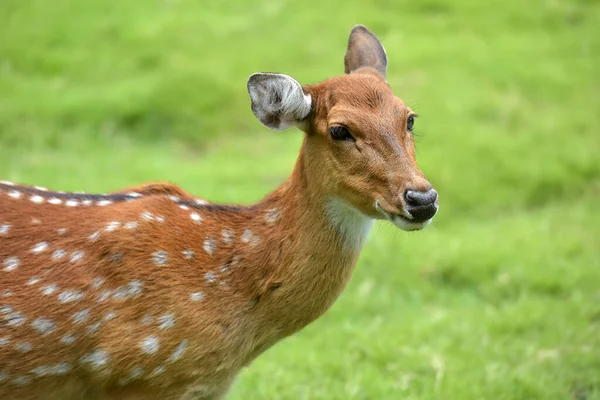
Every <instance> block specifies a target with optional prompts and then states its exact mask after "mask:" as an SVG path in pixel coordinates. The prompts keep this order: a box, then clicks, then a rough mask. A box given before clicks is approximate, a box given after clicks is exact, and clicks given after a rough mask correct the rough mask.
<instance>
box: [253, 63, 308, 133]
mask: <svg viewBox="0 0 600 400" xmlns="http://www.w3.org/2000/svg"><path fill="white" fill-rule="evenodd" d="M248 93H249V94H250V99H251V100H252V106H251V107H252V112H253V113H254V115H255V116H256V118H258V120H259V121H260V122H261V123H262V124H263V125H265V126H267V127H269V128H271V129H275V130H283V129H286V128H289V127H291V126H297V125H300V124H301V123H302V122H303V120H304V119H305V118H306V117H307V116H308V115H309V114H310V110H311V106H312V100H311V96H310V94H309V93H306V92H305V91H304V89H303V88H302V85H300V83H298V81H296V80H295V79H294V78H292V77H291V76H288V75H284V74H273V73H256V74H253V75H251V76H250V78H249V79H248Z"/></svg>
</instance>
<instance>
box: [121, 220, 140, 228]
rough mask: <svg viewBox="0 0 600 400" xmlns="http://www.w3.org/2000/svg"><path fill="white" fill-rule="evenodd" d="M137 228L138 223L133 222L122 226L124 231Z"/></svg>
mask: <svg viewBox="0 0 600 400" xmlns="http://www.w3.org/2000/svg"><path fill="white" fill-rule="evenodd" d="M137 226H138V223H137V222H135V221H133V222H127V223H126V224H125V225H124V227H125V229H135V228H137Z"/></svg>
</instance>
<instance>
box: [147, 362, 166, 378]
mask: <svg viewBox="0 0 600 400" xmlns="http://www.w3.org/2000/svg"><path fill="white" fill-rule="evenodd" d="M163 372H165V366H164V365H159V366H158V367H156V368H154V370H153V371H152V372H151V373H150V375H149V376H150V378H154V377H155V376H158V375H160V374H162V373H163Z"/></svg>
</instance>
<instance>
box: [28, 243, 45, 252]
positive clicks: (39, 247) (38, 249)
mask: <svg viewBox="0 0 600 400" xmlns="http://www.w3.org/2000/svg"><path fill="white" fill-rule="evenodd" d="M46 250H48V242H39V243H38V244H36V245H35V246H33V248H32V249H31V252H32V253H41V252H42V251H46Z"/></svg>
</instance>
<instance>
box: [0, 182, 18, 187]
mask: <svg viewBox="0 0 600 400" xmlns="http://www.w3.org/2000/svg"><path fill="white" fill-rule="evenodd" d="M0 185H6V186H15V184H14V183H13V182H9V181H0Z"/></svg>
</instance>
